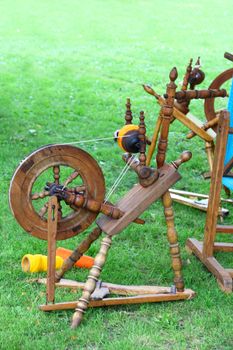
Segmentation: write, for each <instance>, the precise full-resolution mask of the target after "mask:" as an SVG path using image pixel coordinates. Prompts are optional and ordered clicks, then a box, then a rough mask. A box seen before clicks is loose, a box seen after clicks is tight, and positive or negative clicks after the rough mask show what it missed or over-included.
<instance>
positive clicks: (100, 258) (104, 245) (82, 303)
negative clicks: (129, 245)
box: [71, 236, 112, 329]
mask: <svg viewBox="0 0 233 350" xmlns="http://www.w3.org/2000/svg"><path fill="white" fill-rule="evenodd" d="M111 243H112V237H111V236H106V237H104V239H103V240H102V242H101V247H100V251H99V253H98V254H97V256H96V258H95V261H94V265H93V267H92V268H91V270H90V274H89V276H88V279H87V282H86V284H85V288H84V291H83V293H82V296H81V298H80V299H79V301H78V304H77V308H76V309H75V313H74V315H73V320H72V324H71V328H73V329H74V328H76V327H78V326H79V324H80V323H81V321H82V318H83V314H84V312H85V311H86V309H87V307H88V304H89V302H90V297H91V294H92V293H93V292H94V290H95V287H96V282H97V281H98V279H99V276H100V273H101V271H102V268H103V266H104V264H105V261H106V257H107V253H108V250H109V248H110V247H111Z"/></svg>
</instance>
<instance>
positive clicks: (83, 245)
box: [55, 227, 102, 282]
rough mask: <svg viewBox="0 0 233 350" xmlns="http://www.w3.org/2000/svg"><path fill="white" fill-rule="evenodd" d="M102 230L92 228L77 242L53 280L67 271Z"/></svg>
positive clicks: (58, 278) (58, 279) (57, 279)
mask: <svg viewBox="0 0 233 350" xmlns="http://www.w3.org/2000/svg"><path fill="white" fill-rule="evenodd" d="M101 233H102V231H101V229H100V228H99V227H96V228H94V230H93V231H92V232H91V233H90V234H89V235H88V236H87V237H86V238H85V239H84V240H83V241H82V242H81V243H80V244H79V246H78V247H77V248H76V249H75V250H74V251H73V252H72V254H71V255H70V256H69V257H68V258H67V259H65V260H64V262H63V264H62V267H61V269H60V270H59V271H57V272H56V274H55V281H56V282H59V281H60V279H61V278H62V277H63V276H64V274H65V272H66V271H69V270H70V269H71V268H72V267H73V265H74V264H75V263H76V261H78V260H79V259H80V258H81V256H82V255H83V254H84V253H85V252H86V251H87V250H88V249H89V248H90V246H91V244H92V243H93V242H94V241H96V240H97V239H98V238H99V236H100V235H101Z"/></svg>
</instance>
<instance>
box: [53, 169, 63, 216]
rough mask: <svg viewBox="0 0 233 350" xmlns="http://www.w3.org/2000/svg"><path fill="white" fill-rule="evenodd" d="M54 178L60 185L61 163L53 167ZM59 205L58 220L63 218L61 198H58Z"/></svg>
mask: <svg viewBox="0 0 233 350" xmlns="http://www.w3.org/2000/svg"><path fill="white" fill-rule="evenodd" d="M53 178H54V183H55V184H56V185H59V183H60V166H59V165H55V166H54V167H53ZM57 205H58V213H57V215H58V221H60V220H61V218H62V207H61V203H60V201H59V199H58V204H57Z"/></svg>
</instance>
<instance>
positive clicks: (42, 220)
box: [9, 145, 105, 240]
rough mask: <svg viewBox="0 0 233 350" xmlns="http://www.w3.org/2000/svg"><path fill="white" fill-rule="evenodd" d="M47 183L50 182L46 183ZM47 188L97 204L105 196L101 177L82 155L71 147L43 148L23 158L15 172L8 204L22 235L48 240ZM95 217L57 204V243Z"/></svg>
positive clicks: (86, 156) (80, 210) (86, 212)
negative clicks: (22, 231) (59, 189)
mask: <svg viewBox="0 0 233 350" xmlns="http://www.w3.org/2000/svg"><path fill="white" fill-rule="evenodd" d="M49 181H50V182H49ZM46 183H47V184H50V185H51V183H54V184H56V185H57V186H60V188H61V189H62V188H64V187H66V190H67V191H68V192H69V193H71V194H79V193H80V194H82V195H83V196H84V197H85V198H87V197H89V198H92V199H93V200H96V201H98V202H102V201H103V200H104V196H105V183H104V177H103V173H102V171H101V169H100V167H99V165H98V164H97V162H96V161H95V160H94V159H93V158H92V157H91V156H90V155H89V154H88V153H87V152H85V151H83V150H82V149H80V148H77V147H73V146H70V145H48V146H44V147H42V148H40V149H38V150H36V151H35V152H33V153H31V154H30V155H29V156H28V157H27V158H25V159H24V160H23V161H22V162H21V163H20V165H19V166H18V168H17V169H16V171H15V173H14V175H13V178H12V181H11V185H10V194H9V202H10V206H11V210H12V213H13V215H14V216H15V218H16V220H17V221H18V223H19V224H20V225H21V226H22V227H23V229H24V230H25V231H27V232H28V233H30V234H31V235H33V236H35V237H38V238H40V239H44V240H47V210H48V199H49V198H48V196H49V195H50V193H49V191H47V190H46V189H45V186H46ZM96 216H97V213H95V212H91V211H89V210H87V209H86V208H74V207H73V206H72V205H68V204H66V203H65V202H63V201H62V200H61V199H60V200H59V212H58V226H57V240H64V239H67V238H70V237H73V236H75V235H77V234H79V233H80V232H82V231H84V230H85V229H86V228H87V227H88V226H89V225H91V223H92V222H93V221H94V220H95V218H96Z"/></svg>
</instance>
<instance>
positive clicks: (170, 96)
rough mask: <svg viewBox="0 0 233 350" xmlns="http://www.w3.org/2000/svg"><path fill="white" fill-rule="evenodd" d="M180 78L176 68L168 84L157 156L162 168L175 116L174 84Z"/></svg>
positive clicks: (158, 164) (175, 86) (171, 73)
mask: <svg viewBox="0 0 233 350" xmlns="http://www.w3.org/2000/svg"><path fill="white" fill-rule="evenodd" d="M177 76H178V73H177V70H176V68H175V67H174V68H173V69H172V70H171V72H170V75H169V78H170V83H169V84H167V90H166V95H167V98H166V100H165V102H164V104H163V107H162V118H163V120H162V126H161V132H160V138H159V144H158V153H157V156H156V161H157V166H158V168H161V167H162V166H163V164H164V162H165V156H166V150H167V138H168V132H169V125H170V121H171V119H172V115H173V107H174V96H175V92H176V88H177V85H176V84H175V83H174V81H175V80H176V78H177Z"/></svg>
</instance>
